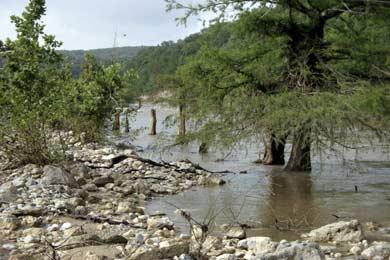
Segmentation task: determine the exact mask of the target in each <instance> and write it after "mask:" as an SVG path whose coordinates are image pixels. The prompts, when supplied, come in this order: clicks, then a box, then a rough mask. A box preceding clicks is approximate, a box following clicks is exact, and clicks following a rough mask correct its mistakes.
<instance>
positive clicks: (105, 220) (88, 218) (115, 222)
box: [62, 213, 144, 229]
mask: <svg viewBox="0 0 390 260" xmlns="http://www.w3.org/2000/svg"><path fill="white" fill-rule="evenodd" d="M62 215H64V216H66V217H70V218H73V219H78V220H85V221H90V222H93V223H108V224H110V225H125V226H129V227H132V228H139V229H144V228H142V227H139V226H137V225H134V224H132V223H130V222H129V221H127V220H115V219H111V218H108V217H97V216H83V215H74V214H65V213H63V214H62Z"/></svg>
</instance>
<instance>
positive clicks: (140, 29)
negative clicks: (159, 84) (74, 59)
mask: <svg viewBox="0 0 390 260" xmlns="http://www.w3.org/2000/svg"><path fill="white" fill-rule="evenodd" d="M185 1H187V2H191V1H193V0H185ZM27 4H28V0H0V39H2V40H4V39H5V38H7V37H9V38H11V39H12V38H14V37H15V28H14V26H13V24H11V23H10V16H11V15H14V14H16V15H20V14H21V13H22V12H23V10H24V7H25V6H26V5H27ZM46 5H47V12H46V16H45V17H44V19H43V21H44V23H45V24H46V30H45V32H46V33H49V34H54V35H56V39H57V40H60V41H62V42H63V46H62V47H61V49H66V50H77V49H96V48H110V47H113V45H114V38H115V37H114V35H115V32H116V33H117V46H119V47H120V46H139V45H143V46H150V45H157V44H159V43H161V42H163V41H168V40H173V41H176V40H178V39H183V38H185V36H187V35H189V34H192V33H195V32H199V31H200V30H201V29H202V28H203V23H202V22H201V21H199V19H198V18H193V19H191V20H190V21H189V22H188V24H187V26H183V25H179V26H177V23H176V21H175V17H178V16H180V14H181V13H179V12H178V11H174V12H170V13H166V12H165V2H164V0H110V1H107V0H46Z"/></svg>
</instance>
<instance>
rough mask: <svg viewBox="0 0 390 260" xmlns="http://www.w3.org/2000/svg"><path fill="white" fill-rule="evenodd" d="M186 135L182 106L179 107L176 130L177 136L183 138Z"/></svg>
mask: <svg viewBox="0 0 390 260" xmlns="http://www.w3.org/2000/svg"><path fill="white" fill-rule="evenodd" d="M185 134H186V117H185V114H184V106H183V105H180V106H179V127H178V129H177V135H179V136H184V135H185Z"/></svg>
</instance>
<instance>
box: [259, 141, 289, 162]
mask: <svg viewBox="0 0 390 260" xmlns="http://www.w3.org/2000/svg"><path fill="white" fill-rule="evenodd" d="M286 138H287V137H283V138H281V139H280V140H277V139H276V137H275V135H272V136H271V138H270V140H269V141H268V142H267V144H266V148H265V152H264V156H263V159H262V160H261V161H262V163H263V164H264V165H284V163H285V161H284V147H285V143H286Z"/></svg>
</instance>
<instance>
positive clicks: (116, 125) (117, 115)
mask: <svg viewBox="0 0 390 260" xmlns="http://www.w3.org/2000/svg"><path fill="white" fill-rule="evenodd" d="M120 116H121V113H120V112H119V111H116V112H115V114H114V121H113V124H112V131H120V126H121V124H120Z"/></svg>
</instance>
